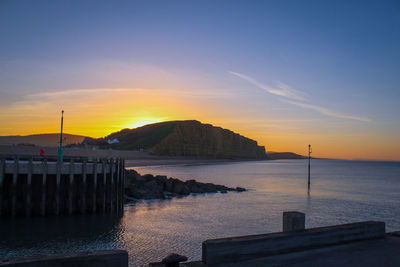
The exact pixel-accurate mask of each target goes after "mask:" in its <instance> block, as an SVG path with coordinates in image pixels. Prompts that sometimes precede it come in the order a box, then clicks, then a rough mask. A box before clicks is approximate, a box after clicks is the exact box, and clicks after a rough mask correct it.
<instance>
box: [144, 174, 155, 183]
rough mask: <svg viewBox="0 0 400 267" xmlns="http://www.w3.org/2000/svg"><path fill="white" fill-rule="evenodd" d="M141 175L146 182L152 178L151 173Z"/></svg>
mask: <svg viewBox="0 0 400 267" xmlns="http://www.w3.org/2000/svg"><path fill="white" fill-rule="evenodd" d="M142 177H143V178H144V180H145V181H146V182H148V181H152V180H153V179H154V176H153V175H151V174H145V175H143V176H142Z"/></svg>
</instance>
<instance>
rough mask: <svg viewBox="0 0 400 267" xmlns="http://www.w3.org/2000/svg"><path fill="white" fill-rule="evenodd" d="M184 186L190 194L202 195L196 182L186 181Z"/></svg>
mask: <svg viewBox="0 0 400 267" xmlns="http://www.w3.org/2000/svg"><path fill="white" fill-rule="evenodd" d="M186 185H187V187H188V188H189V190H190V192H191V193H203V190H202V189H201V188H200V185H199V183H197V182H196V180H188V181H186Z"/></svg>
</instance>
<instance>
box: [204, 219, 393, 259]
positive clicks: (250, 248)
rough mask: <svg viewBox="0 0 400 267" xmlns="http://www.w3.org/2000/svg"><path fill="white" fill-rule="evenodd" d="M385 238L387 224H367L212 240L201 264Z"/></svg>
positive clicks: (205, 242)
mask: <svg viewBox="0 0 400 267" xmlns="http://www.w3.org/2000/svg"><path fill="white" fill-rule="evenodd" d="M384 236H385V223H384V222H374V221H367V222H360V223H350V224H342V225H335V226H329V227H318V228H311V229H306V230H300V231H291V232H280V233H271V234H262V235H249V236H240V237H230V238H221V239H210V240H206V241H204V242H203V244H202V262H203V263H205V264H218V263H227V262H238V261H243V260H248V259H254V258H260V257H266V256H273V255H279V254H284V253H291V252H297V251H302V250H306V249H313V248H319V247H325V246H332V245H339V244H344V243H350V242H354V241H360V240H366V239H374V238H383V237H384Z"/></svg>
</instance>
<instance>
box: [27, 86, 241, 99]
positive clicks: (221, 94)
mask: <svg viewBox="0 0 400 267" xmlns="http://www.w3.org/2000/svg"><path fill="white" fill-rule="evenodd" d="M103 93H113V94H117V93H143V94H157V95H158V94H162V93H164V94H174V95H180V96H185V97H204V98H228V97H235V95H234V94H233V93H232V92H230V91H228V90H224V89H213V90H212V91H211V90H202V91H200V90H180V89H170V88H92V89H68V90H61V91H42V92H37V93H33V94H29V95H26V96H25V97H24V98H25V99H37V98H40V99H43V98H57V97H68V96H83V95H91V94H96V95H100V94H103Z"/></svg>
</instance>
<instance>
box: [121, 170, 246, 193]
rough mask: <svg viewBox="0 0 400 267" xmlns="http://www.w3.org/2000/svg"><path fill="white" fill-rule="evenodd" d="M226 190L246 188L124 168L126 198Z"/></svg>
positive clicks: (222, 191) (240, 190)
mask: <svg viewBox="0 0 400 267" xmlns="http://www.w3.org/2000/svg"><path fill="white" fill-rule="evenodd" d="M228 191H236V192H243V191H246V189H244V188H242V187H236V188H230V187H227V186H224V185H216V184H212V183H201V182H197V181H196V180H188V181H186V182H184V181H181V180H179V179H175V178H167V176H162V175H157V176H153V175H151V174H146V175H140V174H139V173H138V172H136V171H135V170H126V185H125V196H126V199H127V200H132V201H133V200H135V199H165V198H171V197H176V196H187V195H189V194H190V193H218V192H220V193H227V192H228Z"/></svg>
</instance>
